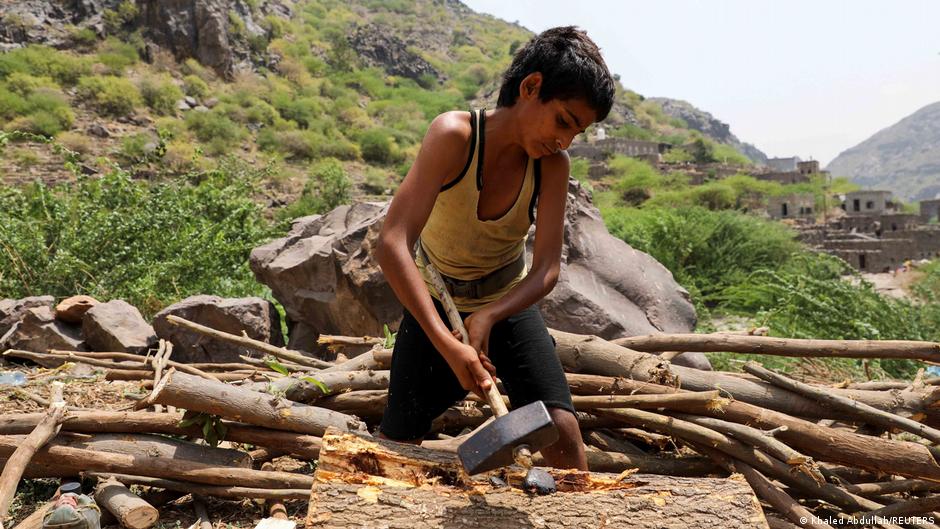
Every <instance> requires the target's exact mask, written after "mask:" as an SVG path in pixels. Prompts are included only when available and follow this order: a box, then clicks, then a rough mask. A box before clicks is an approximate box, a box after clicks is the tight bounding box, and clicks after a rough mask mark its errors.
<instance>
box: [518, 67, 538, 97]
mask: <svg viewBox="0 0 940 529" xmlns="http://www.w3.org/2000/svg"><path fill="white" fill-rule="evenodd" d="M541 89H542V72H532V73H530V74H529V75H527V76H525V78H523V79H522V82H521V83H519V97H520V98H522V99H534V98H537V97H538V96H539V90H541Z"/></svg>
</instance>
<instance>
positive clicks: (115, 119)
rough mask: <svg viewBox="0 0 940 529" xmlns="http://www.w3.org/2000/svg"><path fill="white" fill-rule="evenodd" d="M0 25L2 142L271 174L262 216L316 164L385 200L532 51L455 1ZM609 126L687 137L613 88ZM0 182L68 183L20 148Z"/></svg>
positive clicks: (299, 194) (106, 5)
mask: <svg viewBox="0 0 940 529" xmlns="http://www.w3.org/2000/svg"><path fill="white" fill-rule="evenodd" d="M193 5H196V6H197V7H198V8H192V9H191V7H192V6H193ZM0 9H2V11H0V47H2V48H3V49H5V50H7V52H6V53H4V54H3V55H2V56H0V117H2V118H3V119H4V122H5V123H6V125H5V126H4V129H5V130H6V131H8V132H11V131H28V132H32V133H36V134H40V135H43V136H46V137H54V138H55V139H56V140H57V141H58V142H59V143H61V144H62V145H64V146H65V147H67V148H68V149H70V150H72V151H74V152H76V153H77V155H78V157H79V160H78V161H79V162H80V166H81V170H82V172H84V173H86V174H94V173H100V172H103V171H106V170H107V169H108V167H110V163H111V162H112V161H113V162H117V163H119V164H120V165H121V166H122V167H124V168H127V169H129V170H130V171H131V172H132V174H134V175H136V176H137V177H140V178H147V179H153V178H159V177H161V176H172V175H181V174H186V173H187V172H190V171H193V170H204V169H206V168H208V167H211V166H212V165H213V164H214V163H215V160H217V159H219V158H221V157H224V156H230V155H234V156H237V157H238V158H240V159H242V160H244V161H246V162H248V163H249V164H251V165H254V166H256V167H268V168H269V169H271V172H272V173H273V174H275V175H276V178H272V179H271V180H270V181H269V182H267V184H266V189H265V190H264V195H265V199H266V200H267V202H268V203H269V204H270V205H273V206H282V205H287V204H291V203H295V202H297V201H298V200H301V199H303V198H304V195H305V193H306V194H307V195H310V190H311V188H312V187H313V188H315V187H316V186H317V185H318V184H317V182H313V183H311V182H310V174H311V173H312V172H314V171H312V170H311V164H314V163H316V162H317V161H320V160H323V159H326V158H335V159H337V160H338V161H339V163H340V164H341V165H342V168H343V171H344V174H345V176H346V177H347V178H348V180H349V182H350V183H351V184H352V186H351V188H350V190H351V193H352V196H368V195H387V194H389V193H391V192H392V191H393V190H394V188H395V186H396V185H397V182H398V181H399V180H400V179H401V177H402V176H403V175H404V173H405V172H406V171H407V168H408V167H409V166H410V162H411V160H412V159H413V157H414V155H415V154H416V152H417V147H418V144H419V142H420V140H421V137H422V135H423V133H424V130H425V127H426V126H427V123H428V122H429V121H430V120H431V118H433V116H434V115H436V114H438V113H439V112H441V111H444V110H447V109H454V108H467V107H470V106H474V105H476V106H479V105H486V104H492V102H493V100H494V99H495V92H496V89H497V88H498V86H499V75H500V73H501V72H502V71H503V69H504V68H505V67H506V66H507V65H508V63H509V61H510V60H511V57H512V53H513V52H514V51H515V50H516V49H517V48H518V46H520V45H521V44H522V43H524V42H525V41H526V40H527V39H529V38H530V37H531V36H532V33H531V32H530V31H528V30H526V29H525V28H523V27H521V26H518V25H516V24H510V23H507V22H504V21H501V20H498V19H496V18H494V17H491V16H488V15H482V14H478V13H475V12H473V11H472V10H470V9H469V8H467V7H466V6H464V5H463V4H461V3H460V2H458V1H456V0H448V1H446V2H433V1H430V0H421V1H417V2H382V1H374V0H354V1H351V2H335V1H330V0H299V1H295V2H290V1H287V0H250V1H249V0H207V1H205V2H198V3H196V4H193V3H192V2H186V1H173V2H159V1H156V0H137V1H136V2H134V1H132V0H101V1H98V2H94V3H88V2H75V3H68V4H63V5H52V4H50V3H47V2H37V1H33V0H22V1H19V2H8V3H4V5H3V7H2V8H0ZM605 124H606V125H608V126H609V127H612V128H613V129H615V130H617V131H619V132H620V133H622V134H624V135H629V136H637V135H639V136H641V137H646V138H649V139H657V140H660V141H669V142H671V143H685V142H689V141H691V140H693V139H694V138H695V137H697V135H699V133H698V132H696V131H693V130H691V129H689V128H688V126H687V125H686V124H685V123H684V122H682V121H681V120H676V119H672V118H670V117H669V116H667V115H665V114H664V113H663V112H662V111H661V109H660V108H659V107H658V105H656V104H655V103H652V102H650V101H644V98H643V97H642V96H640V95H639V94H636V93H634V92H631V91H630V90H627V89H624V88H620V89H619V90H618V98H617V102H616V104H615V106H614V109H613V112H612V113H611V115H610V116H609V117H608V119H607V121H606V122H605ZM705 135H706V137H708V136H709V133H708V132H707V131H706V132H705ZM714 141H716V142H720V141H722V140H721V139H720V138H714ZM105 158H107V160H105ZM0 178H2V179H3V181H4V182H7V183H24V182H29V181H32V180H34V179H37V178H40V179H43V180H44V181H47V182H53V181H59V180H68V179H70V178H71V174H70V172H69V171H67V170H66V169H65V168H64V166H63V164H62V159H61V157H60V156H57V155H55V154H54V153H52V151H51V149H49V148H43V147H42V146H41V145H39V144H38V143H15V144H11V145H10V146H9V147H8V148H6V149H4V150H3V152H2V153H0ZM308 198H310V197H309V196H308ZM300 209H301V210H302V209H304V208H302V207H301V208H300ZM304 212H305V211H299V210H298V211H294V212H293V213H304Z"/></svg>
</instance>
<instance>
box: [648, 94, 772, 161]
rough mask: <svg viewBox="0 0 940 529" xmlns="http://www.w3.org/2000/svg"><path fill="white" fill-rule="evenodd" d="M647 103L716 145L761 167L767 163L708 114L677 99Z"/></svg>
mask: <svg viewBox="0 0 940 529" xmlns="http://www.w3.org/2000/svg"><path fill="white" fill-rule="evenodd" d="M648 101H653V102H655V103H657V104H659V106H661V107H662V109H663V113H664V114H666V115H667V116H669V117H671V118H678V119H681V120H682V121H684V122H685V123H686V124H687V125H688V126H689V128H690V129H692V130H697V131H699V132H701V133H702V134H704V135H705V136H708V137H709V138H711V139H713V140H715V141H717V142H718V143H724V144H726V145H730V146H732V147H734V149H735V150H737V151H738V152H739V153H741V154H743V155H744V156H747V157H748V158H749V159H750V160H751V161H752V162H754V163H757V164H762V165H763V164H766V163H767V155H766V154H764V153H763V152H762V151H761V150H760V149H758V148H757V147H755V146H753V145H751V144H750V143H744V142H742V141H741V140H739V139H738V138H737V136H735V135H734V134H732V133H731V127H730V126H729V125H728V124H727V123H724V122H722V121H719V120H718V119H717V118H715V116H712V115H711V114H710V113H708V112H705V111H704V110H700V109H698V108H696V107H694V106H692V105H691V104H690V103H687V102H685V101H680V100H678V99H669V98H666V97H651V98H648Z"/></svg>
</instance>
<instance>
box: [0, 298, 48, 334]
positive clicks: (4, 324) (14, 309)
mask: <svg viewBox="0 0 940 529" xmlns="http://www.w3.org/2000/svg"><path fill="white" fill-rule="evenodd" d="M54 303H55V298H53V297H52V296H31V297H28V298H22V299H0V336H3V335H4V334H6V333H7V331H9V330H10V329H11V328H12V327H13V326H14V325H16V324H17V323H18V322H19V321H20V320H22V319H23V316H25V315H26V311H28V310H29V309H34V308H37V307H49V308H52V305H53V304H54Z"/></svg>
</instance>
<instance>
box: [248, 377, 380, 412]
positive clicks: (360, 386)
mask: <svg viewBox="0 0 940 529" xmlns="http://www.w3.org/2000/svg"><path fill="white" fill-rule="evenodd" d="M307 377H311V378H313V379H315V380H318V381H319V382H320V383H321V384H323V385H324V386H326V387H327V389H328V390H329V395H333V394H337V393H341V392H344V391H359V390H378V389H382V390H385V389H388V380H389V372H388V371H372V370H368V371H320V372H317V373H303V374H297V375H291V376H290V377H284V378H279V379H277V380H274V381H272V382H270V383H265V382H255V383H252V384H248V385H246V386H245V387H246V388H248V389H251V390H253V391H263V392H266V393H271V394H272V395H284V397H285V398H287V399H289V400H292V401H294V402H301V403H306V404H311V403H314V402H316V401H318V400H319V399H321V398H323V397H325V396H327V395H325V394H324V393H323V390H321V389H320V386H319V385H317V384H313V383H311V382H308V381H306V380H303V379H304V378H307Z"/></svg>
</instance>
